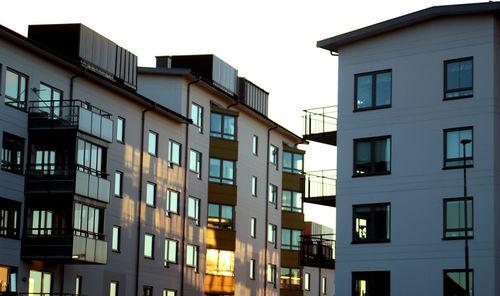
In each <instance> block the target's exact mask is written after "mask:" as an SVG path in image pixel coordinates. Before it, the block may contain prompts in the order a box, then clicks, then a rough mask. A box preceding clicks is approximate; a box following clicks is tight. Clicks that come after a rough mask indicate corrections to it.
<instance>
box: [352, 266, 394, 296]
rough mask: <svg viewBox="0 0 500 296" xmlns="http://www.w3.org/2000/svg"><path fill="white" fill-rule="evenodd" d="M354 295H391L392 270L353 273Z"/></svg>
mask: <svg viewBox="0 0 500 296" xmlns="http://www.w3.org/2000/svg"><path fill="white" fill-rule="evenodd" d="M352 295H353V296H364V295H376V296H389V295H391V272H390V271H366V272H353V273H352Z"/></svg>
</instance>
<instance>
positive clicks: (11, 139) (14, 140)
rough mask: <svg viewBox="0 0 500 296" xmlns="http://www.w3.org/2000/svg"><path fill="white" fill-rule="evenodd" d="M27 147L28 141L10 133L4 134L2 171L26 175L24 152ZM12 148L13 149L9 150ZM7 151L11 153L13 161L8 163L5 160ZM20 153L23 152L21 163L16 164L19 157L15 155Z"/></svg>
mask: <svg viewBox="0 0 500 296" xmlns="http://www.w3.org/2000/svg"><path fill="white" fill-rule="evenodd" d="M25 146H26V139H25V138H22V137H19V136H16V135H14V134H11V133H8V132H5V131H4V132H3V137H2V158H1V169H2V170H3V171H6V172H10V173H14V174H18V175H24V160H25V157H24V151H25ZM8 148H12V149H8ZM6 151H10V152H11V154H12V155H11V160H10V161H7V160H5V159H4V156H5V155H4V154H6V153H7V152H6ZM18 152H21V163H19V164H18V163H16V162H17V156H16V155H14V154H17V153H18Z"/></svg>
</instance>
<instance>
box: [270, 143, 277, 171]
mask: <svg viewBox="0 0 500 296" xmlns="http://www.w3.org/2000/svg"><path fill="white" fill-rule="evenodd" d="M278 151H279V150H278V147H276V146H274V145H270V146H269V163H271V164H274V165H275V166H276V169H278Z"/></svg>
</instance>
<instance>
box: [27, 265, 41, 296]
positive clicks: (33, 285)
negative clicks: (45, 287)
mask: <svg viewBox="0 0 500 296" xmlns="http://www.w3.org/2000/svg"><path fill="white" fill-rule="evenodd" d="M28 291H29V293H30V294H36V293H38V294H40V293H42V273H41V272H40V271H36V270H30V279H29V286H28Z"/></svg>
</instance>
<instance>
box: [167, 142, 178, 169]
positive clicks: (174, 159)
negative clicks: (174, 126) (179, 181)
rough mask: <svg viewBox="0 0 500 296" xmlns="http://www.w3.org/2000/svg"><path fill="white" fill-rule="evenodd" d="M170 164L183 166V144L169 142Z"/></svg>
mask: <svg viewBox="0 0 500 296" xmlns="http://www.w3.org/2000/svg"><path fill="white" fill-rule="evenodd" d="M168 164H169V165H170V166H172V164H175V165H181V144H179V143H177V142H175V141H172V140H169V141H168Z"/></svg>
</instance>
